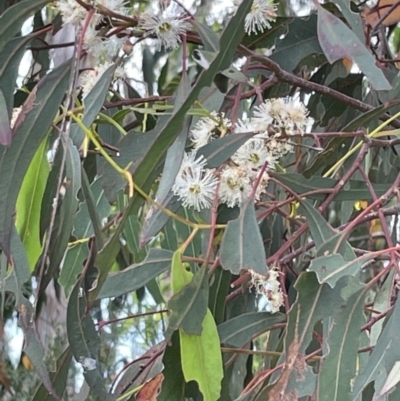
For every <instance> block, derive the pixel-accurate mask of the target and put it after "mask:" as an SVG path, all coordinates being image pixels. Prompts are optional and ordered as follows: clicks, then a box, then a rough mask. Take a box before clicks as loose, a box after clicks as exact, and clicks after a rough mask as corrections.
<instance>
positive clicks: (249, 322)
mask: <svg viewBox="0 0 400 401" xmlns="http://www.w3.org/2000/svg"><path fill="white" fill-rule="evenodd" d="M284 321H285V315H282V314H281V313H275V314H271V313H269V312H252V313H244V314H243V315H240V316H237V317H235V318H233V319H230V320H228V321H226V322H224V323H222V324H220V325H219V326H218V333H219V336H220V338H221V343H224V344H230V345H233V346H234V347H241V346H243V345H244V344H246V343H248V342H249V341H250V340H251V339H252V338H254V336H255V335H257V334H261V333H264V332H266V331H268V330H269V329H271V327H272V326H273V325H274V324H277V323H281V322H284Z"/></svg>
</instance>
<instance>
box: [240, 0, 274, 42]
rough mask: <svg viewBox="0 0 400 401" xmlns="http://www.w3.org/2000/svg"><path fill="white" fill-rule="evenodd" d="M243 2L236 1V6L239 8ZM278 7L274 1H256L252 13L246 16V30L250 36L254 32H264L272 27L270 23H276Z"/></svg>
mask: <svg viewBox="0 0 400 401" xmlns="http://www.w3.org/2000/svg"><path fill="white" fill-rule="evenodd" d="M241 2H242V1H241V0H235V2H234V4H235V5H236V6H239V5H240V3H241ZM276 17H277V15H276V6H275V4H274V2H273V0H254V1H253V4H252V6H251V9H250V12H249V13H248V14H247V15H246V19H245V22H244V29H245V31H246V32H247V34H248V35H251V33H252V32H254V33H255V34H256V35H257V34H258V32H264V30H265V29H268V28H270V27H271V24H270V21H275V19H276Z"/></svg>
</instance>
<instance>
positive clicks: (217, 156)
mask: <svg viewBox="0 0 400 401" xmlns="http://www.w3.org/2000/svg"><path fill="white" fill-rule="evenodd" d="M253 136H254V132H245V133H240V134H235V135H227V136H224V137H223V138H218V139H216V140H215V141H212V142H210V143H208V144H207V145H205V146H202V147H201V148H199V150H198V151H197V155H198V156H204V157H205V158H206V159H207V168H218V167H219V166H221V165H222V164H223V163H224V162H226V161H227V160H228V159H229V158H230V157H231V156H232V155H233V154H234V153H235V152H236V151H237V150H238V149H239V148H240V147H241V146H242V145H243V144H244V143H245V142H247V141H248V140H249V139H250V138H252V137H253Z"/></svg>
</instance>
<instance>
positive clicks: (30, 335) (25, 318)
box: [18, 298, 61, 400]
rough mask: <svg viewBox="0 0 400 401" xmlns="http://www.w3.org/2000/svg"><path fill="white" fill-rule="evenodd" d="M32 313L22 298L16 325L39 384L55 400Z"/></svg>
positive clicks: (27, 302) (30, 306) (25, 300)
mask: <svg viewBox="0 0 400 401" xmlns="http://www.w3.org/2000/svg"><path fill="white" fill-rule="evenodd" d="M33 319H34V313H33V308H32V305H31V304H30V302H29V301H28V300H27V299H25V298H23V299H21V303H20V305H19V319H18V325H19V326H20V327H21V328H22V330H23V332H24V341H25V343H24V352H25V354H26V355H27V357H28V358H29V360H30V362H31V363H32V365H33V367H34V368H35V372H36V373H37V375H38V376H39V377H40V380H41V382H42V383H43V385H44V386H45V387H46V389H47V391H48V392H49V393H50V394H51V395H52V396H53V397H54V398H55V399H56V400H61V398H60V397H58V395H57V392H56V390H55V389H54V388H53V383H52V382H51V380H50V376H49V372H48V370H47V367H46V365H45V364H44V349H43V346H42V343H41V342H40V341H39V339H38V338H37V334H36V329H35V325H34V323H33Z"/></svg>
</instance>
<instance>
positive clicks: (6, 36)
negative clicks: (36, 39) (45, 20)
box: [0, 0, 48, 51]
mask: <svg viewBox="0 0 400 401" xmlns="http://www.w3.org/2000/svg"><path fill="white" fill-rule="evenodd" d="M46 3H48V1H47V0H26V1H21V2H19V3H17V4H15V5H14V6H12V7H10V8H8V9H7V10H6V11H5V12H4V13H3V14H2V15H1V16H0V51H1V49H3V47H4V45H5V44H6V43H8V42H9V41H10V40H11V39H12V38H13V37H14V35H15V34H17V33H18V32H19V30H20V29H21V27H22V24H23V23H24V22H25V21H26V20H27V18H28V17H29V16H30V15H31V14H33V13H34V12H35V11H36V10H39V9H40V8H41V7H43V6H45V4H46Z"/></svg>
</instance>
